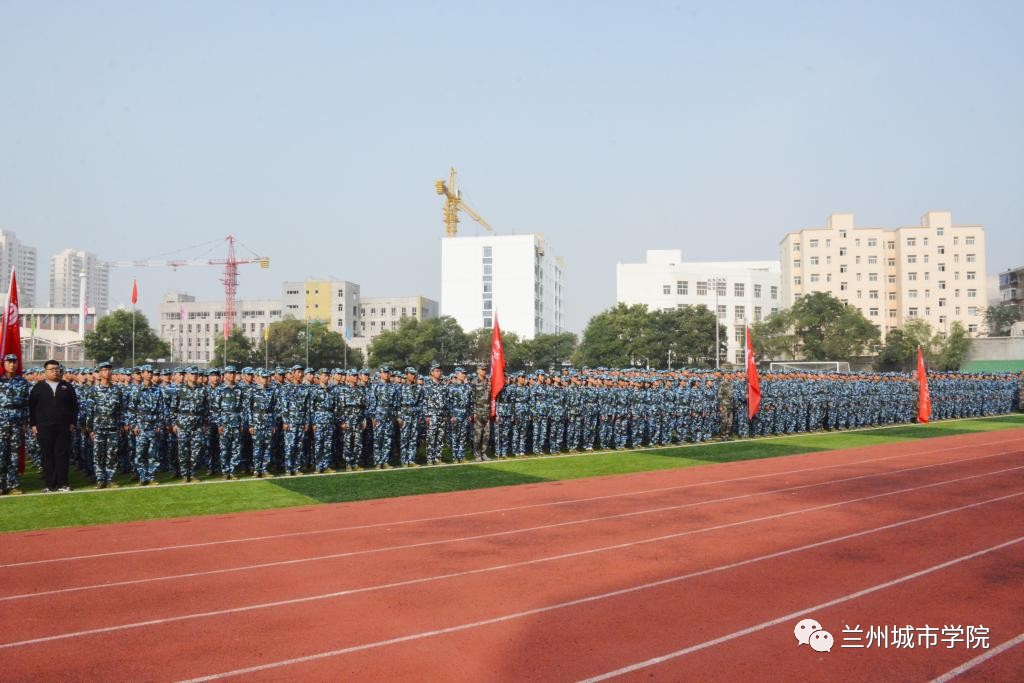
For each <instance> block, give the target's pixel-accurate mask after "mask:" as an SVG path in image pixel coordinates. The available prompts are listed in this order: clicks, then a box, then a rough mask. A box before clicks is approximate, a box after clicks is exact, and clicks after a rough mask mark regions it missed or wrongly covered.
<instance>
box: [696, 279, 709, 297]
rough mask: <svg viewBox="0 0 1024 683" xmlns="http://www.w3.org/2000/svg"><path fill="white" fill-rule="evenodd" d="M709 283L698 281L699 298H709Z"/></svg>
mask: <svg viewBox="0 0 1024 683" xmlns="http://www.w3.org/2000/svg"><path fill="white" fill-rule="evenodd" d="M707 294H708V283H707V282H705V281H704V280H697V296H707Z"/></svg>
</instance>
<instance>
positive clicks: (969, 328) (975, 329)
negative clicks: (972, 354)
mask: <svg viewBox="0 0 1024 683" xmlns="http://www.w3.org/2000/svg"><path fill="white" fill-rule="evenodd" d="M967 331H968V332H970V333H971V334H977V332H978V326H977V325H975V324H974V323H971V324H970V325H968V326H967Z"/></svg>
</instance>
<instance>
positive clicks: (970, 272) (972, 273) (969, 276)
mask: <svg viewBox="0 0 1024 683" xmlns="http://www.w3.org/2000/svg"><path fill="white" fill-rule="evenodd" d="M977 277H978V273H977V272H975V271H973V270H968V271H967V279H968V280H975V279H977Z"/></svg>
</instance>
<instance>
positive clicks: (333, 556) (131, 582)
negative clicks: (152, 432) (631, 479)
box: [0, 451, 1021, 602]
mask: <svg viewBox="0 0 1024 683" xmlns="http://www.w3.org/2000/svg"><path fill="white" fill-rule="evenodd" d="M1020 452H1021V451H1001V452H999V453H990V454H988V455H982V456H977V457H973V458H961V459H959V460H946V461H943V462H938V463H931V464H929V465H919V466H917V467H905V468H901V469H898V470H889V471H885V472H874V473H871V474H861V475H858V476H855V477H843V478H841V479H829V480H826V481H821V482H814V483H812V484H800V485H798V486H788V487H785V488H781V489H771V490H768V491H758V492H755V493H744V494H740V495H736V496H728V497H725V498H712V499H710V500H701V501H695V502H691V503H680V504H678V505H667V506H661V507H656V508H648V509H646V510H632V511H630V512H620V513H616V514H613V515H601V516H598V517H587V518H584V519H574V520H568V521H564V522H552V523H550V524H542V525H540V526H533V527H523V528H519V529H507V530H504V531H494V532H490V533H486V534H475V535H472V536H460V537H455V538H445V539H438V540H434V541H421V542H420V543H406V544H403V545H392V546H383V547H380V548H367V549H364V550H349V551H345V552H341V553H330V554H327V555H315V556H312V557H300V558H294V559H289V560H275V561H273V562H259V563H256V564H248V565H241V566H237V567H225V568H222V569H209V570H205V571H196V572H186V573H183V574H168V575H165V576H152V577H147V578H144V579H126V580H123V581H108V582H106V583H95V584H88V585H85V586H69V587H67V588H55V589H52V590H46V591H36V592H33V593H20V594H16V595H5V596H0V602H9V601H12V600H24V599H28V598H40V597H45V596H48V595H60V594H65V593H77V592H81V591H88V590H100V589H104V588H117V587H121V586H136V585H139V584H146V583H156V582H160V581H173V580H177V579H194V578H197V577H200V576H215V575H218V574H231V573H236V572H243V571H249V570H256V569H267V568H271V567H284V566H289V565H296V564H306V563H310V562H322V561H326V560H337V559H341V558H345V557H357V556H360V555H372V554H376V553H384V552H395V551H400V550H411V549H416V548H429V547H431V546H437V545H445V544H448V543H465V542H469V541H480V540H484V539H488V538H498V537H501V536H511V535H515V534H525V533H530V532H534V531H544V530H547V529H557V528H560V527H566V526H574V525H577V524H589V523H592V522H604V521H608V520H612V519H622V518H627V517H636V516H640V515H648V514H655V513H659V512H672V511H675V510H682V509H686V508H693V507H699V506H702V505H712V504H715V503H724V502H734V501H737V500H746V499H749V498H756V497H758V496H768V495H773V494H777V493H791V492H793V491H800V490H802V489H809V488H815V487H818V486H828V485H831V484H839V483H845V482H849V481H856V480H859V479H871V478H873V477H882V476H889V475H892V474H902V473H906V472H915V471H919V470H926V469H931V468H933V467H942V466H944V465H955V464H959V463H964V462H975V461H978V460H985V459H987V458H995V457H998V456H1001V455H1010V454H1013V453H1020Z"/></svg>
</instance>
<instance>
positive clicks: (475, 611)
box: [0, 429, 1024, 681]
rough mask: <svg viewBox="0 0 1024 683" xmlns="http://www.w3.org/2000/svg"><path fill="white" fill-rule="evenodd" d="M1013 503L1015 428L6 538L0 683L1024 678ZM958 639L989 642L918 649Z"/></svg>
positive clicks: (1022, 519)
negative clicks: (804, 638) (895, 631)
mask: <svg viewBox="0 0 1024 683" xmlns="http://www.w3.org/2000/svg"><path fill="white" fill-rule="evenodd" d="M584 457H585V456H584ZM396 475H397V476H400V475H401V473H380V474H379V475H372V476H396ZM367 476H370V475H367ZM338 481H339V482H344V478H343V477H339V478H338ZM1022 505H1024V430H1020V429H1017V430H1007V431H1001V432H989V433H984V434H977V435H964V436H955V437H948V438H942V439H928V440H923V441H916V442H904V443H900V444H892V445H885V446H877V447H868V448H858V449H849V450H844V451H833V452H825V453H813V454H808V455H798V456H790V457H784V458H775V459H771V460H760V461H747V462H738V463H730V464H725V465H715V466H708V467H700V468H692V469H685V470H671V471H662V472H647V473H642V474H635V475H623V476H616V477H602V478H594V479H584V480H575V481H569V482H552V483H550V484H538V485H529V486H516V487H509V488H504V489H487V490H481V491H469V492H460V493H452V494H437V495H429V496H416V497H408V498H399V499H390V500H383V501H368V502H363V503H348V504H340V505H325V506H316V507H310V508H294V509H290V510H277V511H267V512H254V513H245V514H236V515H229V516H226V517H201V518H190V519H187V520H163V521H156V522H144V523H135V524H125V525H114V526H106V527H89V528H85V529H61V530H53V531H46V532H34V533H24V534H9V535H5V536H3V537H0V543H2V548H3V550H4V552H3V553H2V555H0V610H2V613H3V615H4V617H5V618H4V619H3V620H2V621H0V662H2V671H3V675H2V678H3V680H11V681H15V680H16V681H20V680H62V681H63V680H93V681H94V680H133V681H139V680H189V679H206V680H213V679H217V678H221V677H238V678H243V679H246V680H249V679H257V680H283V679H288V680H328V679H329V680H338V679H361V680H385V679H386V680H393V679H399V678H403V679H414V680H445V681H450V680H473V681H479V680H488V681H490V680H524V679H529V680H558V681H562V680H581V679H598V680H601V679H604V678H606V677H609V678H621V679H635V680H639V679H641V678H643V679H649V678H655V679H659V680H732V681H737V680H765V679H766V678H778V679H786V680H800V679H805V680H840V679H841V680H844V681H857V680H865V681H867V680H872V681H874V680H880V679H897V680H930V679H933V678H936V677H940V676H943V675H946V674H949V675H951V676H956V677H959V678H960V679H962V680H985V681H992V680H1019V679H1020V677H1021V666H1022V662H1024V656H1022V651H1024V647H1021V646H1019V645H1018V643H1021V642H1022V641H1024V636H1022V635H1021V634H1022V633H1024V591H1021V589H1020V586H1021V576H1024V515H1021V512H1020V511H1021V509H1022ZM804 618H813V619H815V620H817V621H818V622H820V624H821V625H822V626H823V627H824V628H825V629H826V630H828V631H830V632H831V633H832V634H833V637H834V640H835V642H834V645H833V647H832V650H831V652H816V651H814V650H812V649H811V648H810V646H809V645H798V644H797V641H796V638H795V637H794V635H793V628H794V626H795V624H796V623H797V622H798V621H800V620H801V619H804ZM858 625H859V626H860V627H861V629H862V630H863V631H865V632H866V631H867V630H868V629H869V627H876V628H880V627H882V626H885V627H887V628H889V629H891V628H892V627H893V626H896V625H898V626H913V627H915V628H916V629H917V631H916V632H915V633H916V635H915V645H917V646H916V647H914V648H913V649H908V648H903V647H901V648H896V647H895V646H894V645H893V644H892V643H890V644H889V646H888V647H885V648H883V647H878V646H873V647H870V648H862V649H853V648H844V647H842V645H843V644H848V643H852V642H853V641H848V640H844V634H843V629H844V627H847V626H849V627H851V628H852V627H854V626H858ZM956 625H960V626H963V627H964V628H965V629H966V627H967V626H972V627H981V626H983V627H986V628H987V629H988V632H987V636H988V639H987V644H988V645H989V647H988V648H987V649H986V648H983V647H980V645H981V644H983V643H979V642H975V643H974V644H975V645H979V647H973V648H968V647H967V646H966V643H963V642H960V643H956V644H955V646H954V647H952V648H949V647H946V643H945V642H942V643H936V644H935V645H932V644H930V643H929V641H928V639H927V637H926V635H925V639H924V640H921V641H920V643H917V642H916V641H917V636H918V635H920V634H922V633H925V634H926V632H924V631H923V627H926V626H927V627H935V628H937V629H942V628H943V627H946V626H956ZM940 637H941V634H940ZM926 645H927V647H926Z"/></svg>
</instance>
